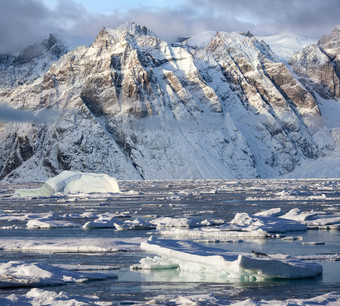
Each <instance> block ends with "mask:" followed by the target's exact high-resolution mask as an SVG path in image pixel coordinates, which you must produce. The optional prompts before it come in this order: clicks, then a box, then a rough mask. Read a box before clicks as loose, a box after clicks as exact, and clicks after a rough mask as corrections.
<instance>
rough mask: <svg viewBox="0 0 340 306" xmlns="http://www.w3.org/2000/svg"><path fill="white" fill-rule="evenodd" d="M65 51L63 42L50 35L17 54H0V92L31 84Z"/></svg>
mask: <svg viewBox="0 0 340 306" xmlns="http://www.w3.org/2000/svg"><path fill="white" fill-rule="evenodd" d="M67 51H68V50H67V48H66V47H65V46H64V44H63V42H62V41H61V40H60V39H59V38H57V37H56V36H55V35H52V34H51V35H50V37H49V38H48V39H45V40H43V41H42V42H41V43H36V44H34V45H30V46H28V47H26V48H24V49H23V50H21V51H20V52H19V53H17V54H11V53H2V54H0V90H8V91H9V90H12V89H14V88H15V87H17V86H19V85H23V84H25V83H32V82H33V81H34V80H36V79H37V78H39V77H40V76H41V75H43V74H44V73H45V72H46V71H47V70H48V69H49V68H50V66H51V64H52V63H54V62H55V61H57V60H58V59H59V58H60V57H61V56H62V55H63V54H65V53H67Z"/></svg>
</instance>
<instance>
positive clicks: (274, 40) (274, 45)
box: [257, 32, 317, 61]
mask: <svg viewBox="0 0 340 306" xmlns="http://www.w3.org/2000/svg"><path fill="white" fill-rule="evenodd" d="M257 39H258V40H263V41H265V42H266V43H267V44H268V45H269V46H270V48H271V49H272V50H273V52H274V53H275V54H276V55H277V56H279V57H280V58H281V59H283V60H286V61H287V60H289V59H290V58H291V57H292V56H293V55H294V54H295V53H296V52H298V51H301V50H302V49H303V48H305V47H307V46H309V45H312V44H315V43H316V42H317V40H315V39H310V38H305V37H302V36H300V35H297V34H294V33H288V32H285V33H281V34H276V35H267V36H257Z"/></svg>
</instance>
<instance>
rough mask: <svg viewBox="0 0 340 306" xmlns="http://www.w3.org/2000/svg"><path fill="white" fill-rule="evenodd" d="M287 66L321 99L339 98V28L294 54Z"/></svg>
mask: <svg viewBox="0 0 340 306" xmlns="http://www.w3.org/2000/svg"><path fill="white" fill-rule="evenodd" d="M289 64H290V65H291V66H292V67H293V71H294V72H295V73H296V74H297V75H298V76H299V79H300V81H301V82H302V83H304V84H305V85H306V86H307V87H310V88H311V89H312V90H314V91H315V92H317V93H318V94H319V95H320V96H321V97H322V98H324V99H334V98H340V28H338V27H336V28H335V29H334V30H333V31H332V33H331V34H330V35H325V36H323V37H322V38H321V39H320V40H319V41H318V43H317V44H315V45H311V46H308V47H306V48H304V49H303V50H302V51H300V52H298V53H297V54H295V55H294V56H293V57H292V58H291V59H290V61H289Z"/></svg>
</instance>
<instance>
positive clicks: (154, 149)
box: [0, 24, 333, 181]
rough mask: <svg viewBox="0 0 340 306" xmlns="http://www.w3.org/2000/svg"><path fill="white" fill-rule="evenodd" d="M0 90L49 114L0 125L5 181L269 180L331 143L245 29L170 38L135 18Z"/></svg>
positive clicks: (285, 75) (288, 77) (284, 73)
mask: <svg viewBox="0 0 340 306" xmlns="http://www.w3.org/2000/svg"><path fill="white" fill-rule="evenodd" d="M2 99H3V101H4V102H6V103H7V104H9V105H11V106H12V107H15V108H17V109H29V110H34V111H37V112H38V111H39V110H41V109H45V108H49V109H53V110H55V114H56V115H55V117H53V118H51V120H50V121H47V122H40V123H25V124H18V123H1V124H0V139H1V142H2V144H3V145H2V146H1V148H0V178H2V179H6V180H17V181H20V180H21V181H32V180H44V179H46V178H47V177H50V176H52V175H55V174H57V173H58V172H60V171H61V170H64V169H70V170H82V171H92V172H104V173H108V174H110V175H113V176H115V177H117V178H118V179H143V178H144V179H162V178H254V177H276V176H278V175H280V174H283V173H286V172H289V171H292V170H293V169H294V167H295V166H296V165H297V164H298V163H299V161H300V159H301V158H318V157H319V156H320V155H323V154H326V153H327V151H328V150H329V149H332V145H333V140H332V139H331V137H330V136H329V134H328V131H327V129H325V127H324V126H323V122H322V118H321V116H320V111H319V108H318V104H317V101H316V100H315V98H314V96H313V95H312V94H311V93H310V92H309V91H308V90H307V89H306V87H305V86H304V85H303V84H302V83H301V82H299V81H298V80H297V79H296V78H295V76H294V75H293V74H292V73H291V72H290V70H289V69H288V68H287V67H286V66H285V65H284V64H283V63H282V62H280V61H279V60H278V59H277V58H276V56H275V55H274V54H273V53H272V52H271V50H270V49H269V48H268V46H267V45H266V44H264V43H261V42H258V41H257V40H256V38H255V37H253V36H252V35H251V34H249V33H247V34H238V33H223V32H208V33H203V34H202V35H199V36H197V37H193V38H190V39H188V40H185V41H183V42H182V43H180V44H174V45H169V44H168V43H166V42H164V41H161V40H160V39H159V38H158V37H157V36H156V35H154V34H153V33H152V32H151V31H150V30H148V29H146V28H145V27H140V26H138V25H136V24H127V25H124V26H122V27H119V28H117V29H115V30H110V29H103V30H102V31H101V32H100V33H99V34H98V36H97V37H96V39H95V41H94V43H93V44H92V45H91V46H90V47H89V48H86V47H81V48H78V49H76V50H74V51H72V52H69V53H67V54H65V55H64V56H62V57H61V58H60V59H59V60H58V61H56V62H55V63H53V64H52V66H51V67H50V69H49V70H48V71H47V72H46V73H44V74H43V75H42V76H41V77H40V78H38V79H37V80H36V81H35V82H34V83H30V82H28V83H25V84H23V85H22V86H18V87H16V88H15V89H13V90H12V91H10V92H8V91H6V92H5V93H4V92H3V93H2ZM27 175H29V176H27Z"/></svg>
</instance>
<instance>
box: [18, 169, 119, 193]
mask: <svg viewBox="0 0 340 306" xmlns="http://www.w3.org/2000/svg"><path fill="white" fill-rule="evenodd" d="M57 192H61V193H65V194H68V193H119V192H120V190H119V186H118V182H117V181H116V179H114V178H113V177H110V176H108V175H107V174H96V173H82V172H75V171H63V172H61V173H60V174H58V175H57V176H55V177H53V178H50V179H48V180H47V181H46V182H45V183H44V184H43V185H42V187H40V188H37V189H17V190H16V191H15V192H14V195H13V196H14V197H50V196H52V195H54V194H55V193H57Z"/></svg>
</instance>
